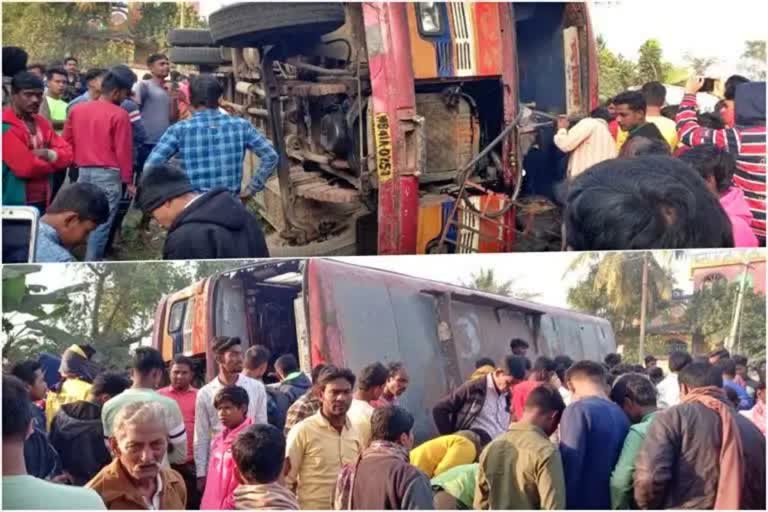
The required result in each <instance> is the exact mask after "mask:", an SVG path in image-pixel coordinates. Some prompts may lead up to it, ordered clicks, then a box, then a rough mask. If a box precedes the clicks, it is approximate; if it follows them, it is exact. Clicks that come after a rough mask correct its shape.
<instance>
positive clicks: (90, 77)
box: [83, 68, 107, 99]
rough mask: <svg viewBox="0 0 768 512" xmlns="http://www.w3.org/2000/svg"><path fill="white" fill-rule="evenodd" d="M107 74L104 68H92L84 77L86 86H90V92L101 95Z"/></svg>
mask: <svg viewBox="0 0 768 512" xmlns="http://www.w3.org/2000/svg"><path fill="white" fill-rule="evenodd" d="M106 74H107V70H106V69H103V68H91V69H89V70H88V71H87V72H86V73H85V76H83V79H84V80H85V84H86V85H87V86H88V91H89V92H90V94H91V97H92V99H93V95H94V94H96V95H101V81H102V80H103V79H104V75H106Z"/></svg>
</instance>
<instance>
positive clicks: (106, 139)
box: [64, 69, 135, 261]
mask: <svg viewBox="0 0 768 512" xmlns="http://www.w3.org/2000/svg"><path fill="white" fill-rule="evenodd" d="M124 75H125V74H124V73H122V72H118V71H116V70H114V69H113V70H110V71H109V72H107V74H106V75H105V76H104V79H103V80H102V83H101V96H99V99H98V100H95V101H86V102H85V103H81V104H79V105H77V106H75V107H74V108H73V109H72V110H71V111H70V113H69V117H68V118H67V123H66V125H65V126H64V138H65V139H66V140H67V141H68V142H69V143H70V144H72V147H73V148H74V153H75V165H77V167H78V168H80V177H79V180H78V181H81V182H84V183H93V184H94V185H96V186H98V187H99V188H101V189H102V190H103V191H104V193H105V194H106V195H107V199H108V200H109V220H107V222H105V223H104V224H101V225H99V227H97V228H96V229H95V230H93V231H92V232H91V235H90V237H89V238H88V248H87V249H86V252H85V260H86V261H98V260H101V259H102V258H103V256H104V250H105V249H106V246H107V240H108V239H109V231H110V228H111V226H112V223H113V222H114V220H115V215H116V213H117V209H118V205H119V203H120V198H121V196H122V193H123V189H122V187H123V184H125V185H126V186H127V188H128V191H129V193H130V194H131V195H133V193H134V192H135V188H134V187H133V139H132V129H131V120H130V118H129V116H128V112H126V111H125V110H123V109H122V108H120V104H121V103H122V102H123V101H124V100H125V99H126V98H127V97H128V95H129V94H130V92H131V87H133V82H134V81H135V76H133V73H131V75H132V77H128V76H124ZM131 78H133V80H132V79H131Z"/></svg>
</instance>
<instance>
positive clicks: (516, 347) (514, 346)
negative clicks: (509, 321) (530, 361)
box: [509, 338, 530, 357]
mask: <svg viewBox="0 0 768 512" xmlns="http://www.w3.org/2000/svg"><path fill="white" fill-rule="evenodd" d="M529 347H530V345H529V344H528V342H527V341H525V340H521V339H520V338H512V340H511V341H510V342H509V350H511V351H512V355H514V356H520V357H525V355H526V354H527V353H528V348H529Z"/></svg>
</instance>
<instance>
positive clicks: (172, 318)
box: [168, 299, 188, 355]
mask: <svg viewBox="0 0 768 512" xmlns="http://www.w3.org/2000/svg"><path fill="white" fill-rule="evenodd" d="M187 302H188V299H184V300H180V301H178V302H174V303H173V305H172V306H171V313H170V315H168V334H169V335H170V336H171V342H172V345H171V346H172V350H171V355H176V354H178V353H180V352H183V350H184V347H183V346H182V344H183V333H182V332H181V328H182V326H183V325H184V317H185V316H186V312H187Z"/></svg>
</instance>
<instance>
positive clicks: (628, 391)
mask: <svg viewBox="0 0 768 512" xmlns="http://www.w3.org/2000/svg"><path fill="white" fill-rule="evenodd" d="M611 400H613V401H614V402H616V404H618V405H619V407H621V408H622V409H623V410H624V412H625V413H626V415H627V417H629V421H630V422H632V426H631V427H630V428H629V433H627V437H626V438H625V439H624V446H623V447H622V449H621V455H619V460H618V461H617V462H616V467H615V468H614V469H613V474H611V507H612V508H613V509H614V510H617V509H636V508H637V506H636V504H635V502H634V501H635V500H634V496H633V491H634V489H633V480H634V476H635V460H636V459H637V454H638V452H639V451H640V447H641V446H642V445H643V441H644V440H645V434H646V432H647V431H648V427H649V426H650V424H651V421H652V420H653V417H654V416H655V415H656V412H657V411H658V408H657V406H656V388H655V387H654V385H653V383H652V382H651V381H650V379H649V378H648V377H646V376H645V375H643V374H640V373H627V374H624V375H622V376H620V377H619V378H618V379H617V380H616V382H614V384H613V388H612V389H611Z"/></svg>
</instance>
